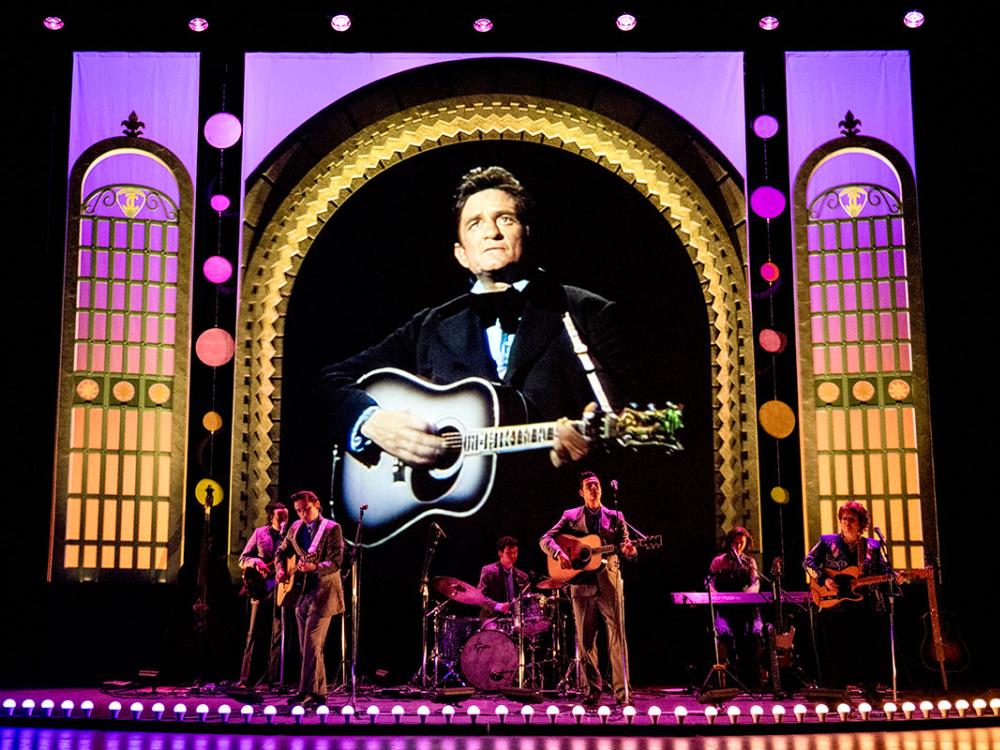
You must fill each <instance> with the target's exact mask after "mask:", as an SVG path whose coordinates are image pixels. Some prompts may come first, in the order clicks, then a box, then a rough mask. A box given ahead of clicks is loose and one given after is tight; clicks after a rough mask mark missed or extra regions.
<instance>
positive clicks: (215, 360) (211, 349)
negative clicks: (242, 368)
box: [194, 328, 236, 367]
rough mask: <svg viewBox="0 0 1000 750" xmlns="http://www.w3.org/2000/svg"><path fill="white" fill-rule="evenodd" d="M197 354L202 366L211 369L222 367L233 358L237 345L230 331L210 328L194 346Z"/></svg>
mask: <svg viewBox="0 0 1000 750" xmlns="http://www.w3.org/2000/svg"><path fill="white" fill-rule="evenodd" d="M194 351H195V354H197V355H198V359H199V360H200V361H201V362H202V364H206V365H208V366H209V367H220V366H221V365H224V364H226V363H227V362H228V361H229V360H231V359H232V358H233V354H235V353H236V345H235V344H234V343H233V337H232V336H230V335H229V332H228V331H223V330H222V329H221V328H209V329H208V330H207V331H205V332H203V333H202V334H201V335H200V336H199V337H198V340H197V341H196V342H195V345H194Z"/></svg>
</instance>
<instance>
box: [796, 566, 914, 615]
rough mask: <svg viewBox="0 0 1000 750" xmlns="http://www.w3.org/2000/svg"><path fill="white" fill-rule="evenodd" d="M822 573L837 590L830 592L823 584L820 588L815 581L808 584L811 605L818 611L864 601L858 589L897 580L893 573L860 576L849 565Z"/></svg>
mask: <svg viewBox="0 0 1000 750" xmlns="http://www.w3.org/2000/svg"><path fill="white" fill-rule="evenodd" d="M823 572H824V573H825V574H826V575H827V577H828V578H829V579H830V580H832V581H833V582H834V583H835V584H836V586H837V588H836V590H834V591H831V590H830V589H828V588H827V587H826V585H825V584H824V585H822V586H821V585H820V584H819V583H817V582H816V580H815V579H813V580H811V581H810V582H809V589H810V591H811V593H812V599H813V604H815V605H816V606H817V607H819V608H820V609H826V608H827V607H836V606H837V605H838V604H840V603H841V602H844V601H848V602H860V601H861V600H862V599H864V595H863V594H860V593H858V589H861V588H864V587H866V586H874V585H876V584H879V583H886V582H887V581H892V580H895V579H896V578H897V574H896V573H895V572H893V573H884V574H881V575H874V576H862V575H861V570H860V569H859V568H858V567H857V566H856V565H851V566H849V567H847V568H844V569H843V570H830V569H829V568H827V569H824V571H823Z"/></svg>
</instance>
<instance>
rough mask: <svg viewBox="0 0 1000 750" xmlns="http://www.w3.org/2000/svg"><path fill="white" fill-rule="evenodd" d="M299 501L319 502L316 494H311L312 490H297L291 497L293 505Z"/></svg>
mask: <svg viewBox="0 0 1000 750" xmlns="http://www.w3.org/2000/svg"><path fill="white" fill-rule="evenodd" d="M299 500H308V501H309V502H311V503H318V502H319V498H318V497H317V496H316V493H315V492H313V491H312V490H299V491H298V492H296V493H294V494H293V495H292V502H293V503H296V502H298V501H299Z"/></svg>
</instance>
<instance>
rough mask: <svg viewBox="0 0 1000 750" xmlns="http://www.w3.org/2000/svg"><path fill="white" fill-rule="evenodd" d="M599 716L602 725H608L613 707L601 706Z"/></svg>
mask: <svg viewBox="0 0 1000 750" xmlns="http://www.w3.org/2000/svg"><path fill="white" fill-rule="evenodd" d="M597 715H598V716H599V717H600V718H601V723H602V724H607V723H608V717H609V716H611V707H610V706H601V707H600V708H598V709H597Z"/></svg>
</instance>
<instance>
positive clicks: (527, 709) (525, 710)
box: [521, 701, 986, 724]
mask: <svg viewBox="0 0 1000 750" xmlns="http://www.w3.org/2000/svg"><path fill="white" fill-rule="evenodd" d="M983 708H986V703H985V701H984V702H983ZM534 715H535V709H533V708H532V707H531V706H527V705H525V706H521V718H522V719H524V723H525V724H530V723H531V717H532V716H534Z"/></svg>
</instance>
